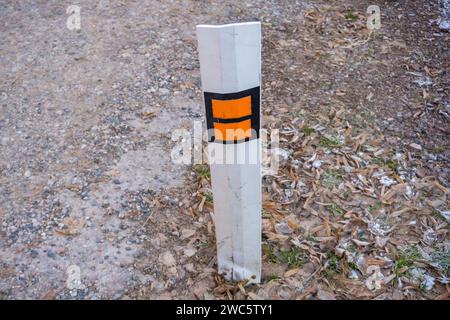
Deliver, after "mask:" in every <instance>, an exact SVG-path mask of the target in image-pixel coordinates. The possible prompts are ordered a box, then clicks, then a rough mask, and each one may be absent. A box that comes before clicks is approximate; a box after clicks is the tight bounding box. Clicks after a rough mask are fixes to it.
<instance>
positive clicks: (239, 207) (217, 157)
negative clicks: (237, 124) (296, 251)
mask: <svg viewBox="0 0 450 320" xmlns="http://www.w3.org/2000/svg"><path fill="white" fill-rule="evenodd" d="M197 39H198V48H199V55H200V70H201V77H202V88H203V91H207V92H214V93H233V92H239V91H243V90H246V89H250V88H254V87H257V86H260V78H261V25H260V23H259V22H250V23H239V24H230V25H224V26H207V25H199V26H197ZM260 151H261V143H260V140H259V139H257V140H251V141H249V142H244V143H238V144H227V145H223V144H220V143H209V146H208V153H209V162H210V167H211V179H212V189H213V197H214V223H215V228H216V239H217V258H218V259H217V260H218V268H219V273H222V274H224V276H225V277H226V278H227V279H231V280H236V281H240V280H244V279H248V280H249V281H250V282H252V283H258V282H260V280H261V161H260V159H261V155H260ZM224 153H225V157H226V158H227V160H225V161H224V159H223V154H224ZM245 154H247V158H249V159H247V161H235V162H233V161H231V162H230V156H231V157H232V158H235V159H243V157H244V155H245Z"/></svg>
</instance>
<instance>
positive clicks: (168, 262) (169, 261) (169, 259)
mask: <svg viewBox="0 0 450 320" xmlns="http://www.w3.org/2000/svg"><path fill="white" fill-rule="evenodd" d="M161 262H162V263H163V264H164V265H165V266H168V267H172V266H174V265H175V258H174V257H173V255H172V253H170V252H169V251H166V252H164V253H163V255H162V256H161Z"/></svg>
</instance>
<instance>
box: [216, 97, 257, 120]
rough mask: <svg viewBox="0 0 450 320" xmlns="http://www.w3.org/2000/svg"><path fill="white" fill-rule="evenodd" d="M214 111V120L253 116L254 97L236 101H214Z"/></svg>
mask: <svg viewBox="0 0 450 320" xmlns="http://www.w3.org/2000/svg"><path fill="white" fill-rule="evenodd" d="M212 111H213V117H214V118H220V119H234V118H241V117H245V116H249V115H251V114H252V97H251V96H247V97H243V98H240V99H235V100H215V99H212Z"/></svg>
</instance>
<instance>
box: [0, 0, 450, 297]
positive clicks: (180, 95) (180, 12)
mask: <svg viewBox="0 0 450 320" xmlns="http://www.w3.org/2000/svg"><path fill="white" fill-rule="evenodd" d="M375 2H376V3H377V4H379V5H380V7H381V12H382V19H383V20H382V29H381V30H380V31H378V32H376V33H375V34H373V35H369V37H368V38H367V32H366V30H365V29H364V28H365V27H364V26H365V20H364V19H363V18H362V17H364V15H365V10H366V7H367V4H366V2H365V1H357V0H354V1H351V0H347V1H312V0H310V1H282V0H279V1H272V0H271V1H251V3H250V2H244V1H221V2H217V1H193V0H185V1H157V0H153V1H128V0H123V1H106V0H101V1H95V2H94V1H77V2H76V4H77V5H79V6H80V7H81V29H80V30H69V29H68V28H67V27H66V20H67V17H68V15H67V14H66V8H67V7H68V6H69V5H71V4H75V3H71V2H68V1H43V0H42V1H20V2H17V1H2V3H1V4H0V31H1V34H2V42H1V43H0V52H1V55H0V129H1V130H0V146H1V149H0V150H1V153H0V222H1V223H0V297H1V298H4V299H23V298H26V299H99V298H113V299H128V298H136V299H140V298H150V299H157V298H189V299H195V298H199V299H204V298H218V297H219V298H220V297H224V298H230V297H233V296H234V297H235V298H246V297H247V298H258V297H269V298H274V297H275V298H295V297H296V298H299V296H298V295H299V294H300V296H301V297H302V298H334V297H335V295H336V297H337V298H352V297H353V298H354V297H358V295H356V294H355V293H354V292H350V291H349V292H346V293H343V294H342V292H341V291H339V290H337V291H338V292H341V293H340V294H337V293H336V290H335V289H336V288H335V286H333V285H330V284H329V283H328V285H327V287H326V289H324V288H325V287H323V286H322V287H321V286H320V285H319V287H318V286H317V285H315V286H314V288H315V289H311V288H310V287H307V286H305V287H301V288H300V286H299V285H298V282H296V281H293V280H292V279H291V280H290V279H288V278H290V277H291V276H292V275H293V274H294V273H293V272H291V273H288V274H287V275H286V274H285V273H284V272H285V271H286V270H287V269H289V268H290V266H289V263H282V262H280V261H279V263H274V262H273V261H272V260H273V259H272V260H271V261H270V262H269V261H268V260H270V259H269V258H267V256H265V258H264V259H265V260H264V270H263V273H264V275H265V280H264V283H263V284H261V286H256V287H251V288H249V289H247V292H246V291H245V290H244V289H242V290H239V289H237V291H236V290H234V289H232V288H234V287H233V285H232V284H226V283H224V282H223V280H221V279H220V277H217V275H216V274H215V260H214V256H215V251H214V239H213V225H212V222H211V218H210V216H209V212H210V211H212V208H210V205H209V204H208V202H210V201H207V200H205V199H206V198H205V197H203V198H202V194H204V192H203V191H205V190H208V188H209V185H208V179H207V177H206V176H205V171H202V170H200V171H199V170H198V169H196V168H192V167H190V166H181V165H175V164H172V163H171V161H170V151H171V149H172V147H173V142H172V141H171V132H172V131H173V130H174V129H176V128H191V127H192V124H193V121H194V120H197V121H203V118H204V116H203V112H204V111H203V107H202V101H201V92H200V74H199V64H198V60H197V53H196V38H195V25H196V24H200V23H205V24H207V23H211V24H220V23H229V22H236V21H252V20H260V21H262V23H263V32H264V40H263V82H264V85H263V98H264V100H263V106H262V108H263V113H264V120H263V121H264V122H265V126H266V127H282V126H283V125H285V124H287V123H294V125H296V123H298V122H295V121H296V119H297V120H298V119H300V121H301V122H302V123H303V124H305V123H306V124H310V125H311V127H312V126H313V125H316V124H317V123H318V122H319V121H318V119H321V118H323V117H327V116H328V115H329V113H330V110H335V111H337V110H338V109H342V110H344V111H343V112H344V114H346V118H345V121H343V123H345V122H346V123H347V124H348V125H349V126H351V127H353V128H355V129H360V130H368V131H370V134H371V135H373V136H377V138H379V140H380V141H381V144H384V145H385V146H386V149H387V148H391V150H392V152H393V153H394V154H395V153H396V152H397V153H398V152H404V154H406V157H407V161H412V160H417V161H418V162H420V164H417V163H415V167H414V168H415V169H414V170H415V172H417V171H419V175H421V176H422V177H425V176H432V177H434V178H435V179H436V181H437V182H438V183H439V185H440V186H442V188H444V189H445V188H448V187H449V183H448V178H449V167H448V161H449V139H448V137H449V127H448V120H449V117H450V100H449V92H448V91H449V89H450V86H449V76H448V70H449V59H448V58H449V57H448V50H449V48H448V43H449V42H448V40H449V34H448V30H443V29H440V28H439V22H440V21H439V16H440V15H442V9H440V7H439V4H438V2H439V1H435V2H429V3H428V2H427V3H425V2H424V3H418V2H414V3H411V2H408V1H386V2H383V1H375ZM349 11H351V12H356V13H358V14H357V15H356V16H357V17H356V19H355V18H353V17H352V16H349V15H348V12H349ZM358 16H359V17H358ZM333 117H334V115H333ZM283 121H285V122H283ZM329 127H330V128H332V127H333V126H332V125H331V124H330V125H329ZM303 128H305V126H303ZM317 128H318V127H316V129H317ZM317 131H320V130H319V129H317ZM380 137H381V138H380ZM302 138H304V137H302ZM284 147H285V148H286V149H289V148H292V149H295V148H294V147H293V145H290V144H286V143H285V144H284ZM314 148H315V146H314ZM292 151H293V152H294V153H295V150H292ZM291 160H293V157H291V158H290V160H289V161H291ZM294 160H295V159H294ZM206 175H207V174H206ZM264 183H265V186H266V187H265V193H269V194H270V192H273V190H271V189H270V187H267V186H271V185H273V181H272V180H271V179H270V178H269V179H266V180H265V182H264ZM199 197H200V199H203V200H202V201H201V207H200V208H199V205H198V199H199ZM447 197H448V191H446V192H444V201H443V203H441V204H440V205H441V206H440V207H439V208H440V209H442V210H443V211H445V210H448V199H447ZM272 200H273V198H272ZM297 201H298V203H299V204H300V203H301V204H302V205H303V203H304V202H305V199H298V200H297ZM203 207H205V208H203ZM193 208H194V209H193ZM319 214H320V213H319ZM277 222H278V223H279V221H277ZM300 223H302V222H301V221H300ZM444 230H448V224H447V225H446V227H445V228H444ZM438 231H439V230H438ZM280 233H283V232H280ZM300 236H301V235H300ZM439 242H440V244H441V247H442V245H443V246H445V245H447V243H448V233H446V232H444V233H442V232H440V233H439ZM280 246H281V247H283V246H284V245H283V244H280ZM322 249H323V250H325V249H326V248H325V247H324V248H322V247H321V250H322ZM324 252H325V251H324ZM328 260H329V259H328ZM297 267H298V266H297ZM314 269H315V268H314V264H313V260H311V262H309V263H306V264H305V265H304V266H303V269H302V272H303V275H304V276H305V277H306V278H308V277H309V276H311V275H314V273H313V271H314ZM73 270H75V273H76V272H78V271H77V270H79V272H80V280H81V285H78V289H72V290H71V289H70V288H73V286H70V285H68V283H67V280H68V279H73V277H72V275H71V274H70V273H71V272H72V271H73ZM278 273H280V274H281V276H280V278H281V279H280V280H279V282H277V283H276V284H274V281H272V280H276V279H275V278H276V277H275V276H274V274H278ZM277 277H278V276H277ZM272 278H273V279H272ZM308 279H310V278H308ZM326 282H327V281H325V284H326ZM322 285H324V284H323V283H322ZM223 286H225V289H223ZM227 286H229V287H227ZM218 287H220V288H222V289H223V290H222V291H220V290H217V288H218ZM286 287H289V288H290V289H289V290H291V291H289V292H290V293H286V292H285V291H286V290H285V289H286ZM330 287H332V288H334V289H330ZM292 288H294V289H292ZM317 288H318V289H317ZM214 289H215V291H214ZM277 290H278V291H277ZM280 290H281V291H282V292H281V293H280ZM283 290H284V291H283ZM396 290H397V291H396ZM332 292H334V293H332ZM399 292H400V294H399ZM294 293H295V295H294ZM221 294H223V296H221ZM383 294H384V293H383ZM442 294H444V293H443V291H442V290H438V291H437V292H435V294H434V295H431V294H430V295H425V296H413V298H418V297H425V298H433V297H434V296H438V295H439V296H442ZM379 295H380V293H378V294H373V295H365V296H364V297H365V298H369V297H372V298H373V297H375V296H379ZM399 297H408V294H405V293H404V292H401V290H400V291H399V290H398V288H397V287H395V288H393V287H391V288H390V291H389V295H386V296H385V297H384V298H399Z"/></svg>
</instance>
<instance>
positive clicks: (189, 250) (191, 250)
mask: <svg viewBox="0 0 450 320" xmlns="http://www.w3.org/2000/svg"><path fill="white" fill-rule="evenodd" d="M196 252H197V250H195V249H194V248H187V249H185V250H184V252H183V253H184V255H185V256H186V257H189V258H190V257H192V256H193V255H194V254H195V253H196Z"/></svg>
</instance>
